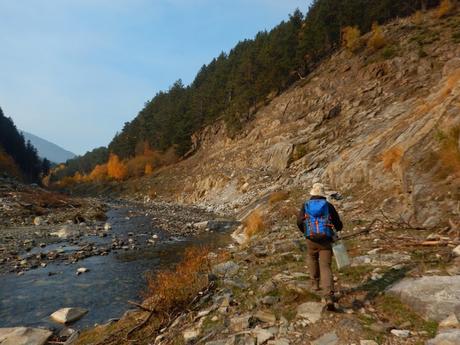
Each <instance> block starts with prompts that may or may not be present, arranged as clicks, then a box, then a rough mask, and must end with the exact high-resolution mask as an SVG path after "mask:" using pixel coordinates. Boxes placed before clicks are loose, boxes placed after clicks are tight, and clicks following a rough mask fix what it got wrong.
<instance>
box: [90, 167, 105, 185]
mask: <svg viewBox="0 0 460 345" xmlns="http://www.w3.org/2000/svg"><path fill="white" fill-rule="evenodd" d="M89 178H90V180H91V181H102V180H104V179H105V178H107V164H98V165H96V166H95V167H94V169H93V171H91V173H90V174H89Z"/></svg>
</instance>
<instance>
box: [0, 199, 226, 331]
mask: <svg viewBox="0 0 460 345" xmlns="http://www.w3.org/2000/svg"><path fill="white" fill-rule="evenodd" d="M107 216H108V222H109V223H110V224H112V229H111V231H110V233H111V234H112V235H114V234H116V235H117V236H119V237H123V236H125V237H128V236H136V237H141V238H142V237H143V236H145V237H146V239H147V238H148V237H149V236H151V235H152V232H153V233H155V234H156V235H157V236H158V243H157V244H156V245H154V246H147V245H145V246H140V247H138V248H136V249H135V250H118V251H112V252H110V253H109V254H108V255H105V256H92V257H88V258H86V259H84V260H80V261H78V262H77V263H74V264H65V263H62V262H53V263H50V264H49V265H48V266H47V267H44V268H41V267H40V268H37V269H34V270H30V271H27V272H26V273H25V274H24V275H21V276H18V275H17V274H13V273H10V274H6V275H3V276H1V277H0V281H1V284H0V327H15V326H43V327H47V328H50V329H59V328H61V327H62V326H60V325H57V324H55V323H53V322H52V321H51V320H50V319H49V315H50V314H52V313H53V312H54V311H56V310H58V309H60V308H64V307H81V308H86V309H88V310H89V313H88V314H86V315H85V316H84V317H83V318H82V319H80V320H79V321H77V322H76V323H74V324H72V327H73V328H79V329H81V328H85V327H89V326H93V325H94V324H95V323H98V324H101V323H104V322H107V321H108V320H110V319H112V318H119V317H120V316H121V315H122V314H123V313H124V312H125V311H126V310H128V309H130V305H129V304H128V303H127V301H128V300H137V301H139V300H140V299H141V296H142V290H143V288H144V287H145V273H146V272H148V271H151V270H157V269H159V268H165V267H168V266H169V267H170V266H172V265H173V264H174V263H177V262H178V261H179V260H180V258H181V254H182V253H183V252H184V249H185V248H186V247H188V246H191V245H206V246H209V247H211V249H212V248H217V247H222V246H225V245H227V244H229V242H230V240H229V236H228V233H229V229H230V224H231V222H229V223H226V222H222V226H220V227H219V226H218V227H216V229H215V230H214V231H212V232H211V231H210V232H204V233H202V234H198V235H196V236H193V237H188V238H170V237H168V234H166V233H164V232H162V231H161V230H160V229H152V227H151V222H150V217H149V216H145V215H143V214H138V215H136V216H131V213H130V209H129V208H126V207H120V208H113V209H111V210H110V211H109V212H108V213H107ZM91 237H94V238H89V239H88V240H91V241H99V242H100V241H107V243H110V241H111V236H107V237H106V238H99V237H98V236H91ZM146 242H147V241H144V243H146ZM52 246H54V247H50V246H48V247H47V248H43V250H44V251H46V250H50V249H55V247H56V246H58V247H59V248H60V250H69V251H72V250H75V249H78V248H75V247H74V246H72V245H71V244H70V243H67V242H60V243H58V244H54V245H52ZM34 250H35V251H38V250H39V249H38V248H34ZM79 267H86V268H88V269H89V271H88V272H87V273H83V274H81V275H77V274H76V271H77V268H79Z"/></svg>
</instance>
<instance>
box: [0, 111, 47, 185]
mask: <svg viewBox="0 0 460 345" xmlns="http://www.w3.org/2000/svg"><path fill="white" fill-rule="evenodd" d="M0 157H1V158H2V159H1V162H0V163H1V164H0V169H1V170H2V172H4V173H8V174H12V175H16V177H20V178H24V179H25V180H27V181H38V180H39V179H40V177H41V176H43V175H46V174H48V171H49V169H50V162H49V161H48V160H47V159H43V160H42V159H40V158H39V156H38V153H37V149H36V148H35V147H34V146H33V145H32V144H31V143H30V141H26V140H25V139H24V136H23V135H22V134H21V133H20V131H18V129H17V128H16V126H15V124H14V122H13V120H12V119H11V118H9V117H6V116H5V115H4V114H3V111H2V109H1V108H0Z"/></svg>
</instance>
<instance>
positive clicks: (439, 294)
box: [388, 275, 460, 322]
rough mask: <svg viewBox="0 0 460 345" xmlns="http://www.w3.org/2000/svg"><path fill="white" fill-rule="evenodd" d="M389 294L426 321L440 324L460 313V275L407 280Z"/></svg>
mask: <svg viewBox="0 0 460 345" xmlns="http://www.w3.org/2000/svg"><path fill="white" fill-rule="evenodd" d="M388 293H389V294H392V295H395V296H397V297H398V298H399V299H401V301H402V302H404V303H406V304H408V305H410V306H411V307H412V308H413V309H414V310H415V311H416V312H418V313H420V314H421V315H422V316H423V317H424V318H425V319H432V320H435V321H438V322H439V321H442V320H444V319H445V318H446V317H448V316H449V315H451V314H456V313H458V312H459V311H460V275H456V276H425V277H421V278H406V279H403V280H402V281H400V282H398V283H397V284H395V285H393V286H392V287H391V288H390V289H389V290H388Z"/></svg>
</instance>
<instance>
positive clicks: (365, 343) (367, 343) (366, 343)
mask: <svg viewBox="0 0 460 345" xmlns="http://www.w3.org/2000/svg"><path fill="white" fill-rule="evenodd" d="M359 345H379V344H378V343H377V342H376V341H374V340H361V341H360V342H359Z"/></svg>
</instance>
